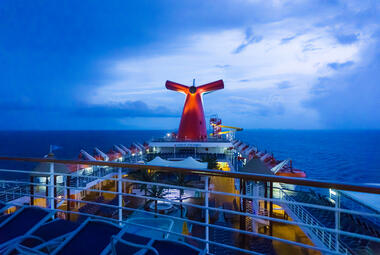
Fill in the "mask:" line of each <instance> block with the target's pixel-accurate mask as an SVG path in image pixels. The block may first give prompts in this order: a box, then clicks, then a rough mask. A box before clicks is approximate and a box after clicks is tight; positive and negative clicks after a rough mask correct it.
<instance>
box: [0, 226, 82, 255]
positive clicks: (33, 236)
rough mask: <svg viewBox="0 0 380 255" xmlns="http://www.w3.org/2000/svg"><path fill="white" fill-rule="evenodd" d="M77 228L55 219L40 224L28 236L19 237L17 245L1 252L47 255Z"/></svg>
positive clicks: (14, 244)
mask: <svg viewBox="0 0 380 255" xmlns="http://www.w3.org/2000/svg"><path fill="white" fill-rule="evenodd" d="M78 226H79V225H78V224H76V223H74V222H71V221H65V220H61V219H55V220H53V221H50V222H47V223H44V224H42V225H41V226H40V227H39V228H38V229H36V230H35V231H33V232H32V233H30V234H29V235H23V236H20V237H19V238H18V243H16V242H14V243H13V244H12V245H11V246H9V247H7V248H6V249H3V250H2V251H1V252H2V253H4V254H13V253H15V254H18V253H21V254H24V253H25V254H29V253H31V254H34V253H36V254H40V253H43V254H44V253H48V254H49V253H50V251H51V248H55V247H57V246H58V244H59V243H60V242H62V240H63V239H64V238H65V237H67V235H68V234H69V233H71V232H73V231H74V230H75V229H76V228H77V227H78Z"/></svg>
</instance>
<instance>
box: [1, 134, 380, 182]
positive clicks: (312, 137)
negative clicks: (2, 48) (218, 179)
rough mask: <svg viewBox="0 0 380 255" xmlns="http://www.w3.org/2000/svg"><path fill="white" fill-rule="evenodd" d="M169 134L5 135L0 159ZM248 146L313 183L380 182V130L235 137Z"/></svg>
mask: <svg viewBox="0 0 380 255" xmlns="http://www.w3.org/2000/svg"><path fill="white" fill-rule="evenodd" d="M166 132H167V131H157V130H155V131H153V130H136V131H132V130H127V131H0V155H2V156H25V157H43V156H44V155H46V154H47V153H48V151H49V146H50V144H53V145H57V146H60V147H61V148H60V149H58V150H56V151H55V152H54V153H55V154H56V157H57V158H61V159H75V158H77V157H78V154H79V151H80V149H84V150H86V151H87V152H89V153H92V152H93V148H94V147H98V148H99V149H100V150H102V151H104V152H108V151H109V150H110V149H111V148H112V146H113V144H123V145H125V146H129V145H130V144H131V143H132V142H136V141H137V142H140V143H142V142H144V141H149V140H151V139H152V138H154V137H161V136H164V135H165V134H166ZM236 136H237V138H238V139H240V140H242V141H244V142H245V143H248V144H252V145H255V146H257V147H258V148H259V149H260V150H266V151H267V152H272V153H273V154H274V156H275V157H276V158H277V159H287V158H291V159H292V160H293V166H294V167H295V168H298V169H302V170H304V171H306V174H307V177H308V178H313V179H318V180H329V181H342V182H351V183H380V163H379V161H378V160H379V159H380V146H379V142H380V131H377V130H372V131H342V130H340V131H338V130H333V131H332V130H313V131H311V130H307V131H306V130H244V131H242V132H238V133H237V134H236ZM0 167H1V168H20V169H21V168H22V169H28V168H30V167H32V166H31V164H30V163H17V164H15V163H12V162H0Z"/></svg>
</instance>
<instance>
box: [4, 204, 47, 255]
mask: <svg viewBox="0 0 380 255" xmlns="http://www.w3.org/2000/svg"><path fill="white" fill-rule="evenodd" d="M53 215H54V213H53V212H49V211H48V210H46V209H42V208H38V207H28V206H26V207H22V208H21V209H19V210H18V211H16V212H14V213H13V214H11V215H10V216H7V217H6V219H4V220H3V221H2V222H1V223H0V249H1V248H3V247H5V246H7V245H9V243H11V242H13V241H17V239H18V238H20V237H21V236H23V235H29V234H30V233H32V232H33V231H35V230H36V229H38V228H39V227H40V226H41V225H42V224H43V223H45V222H46V221H48V220H49V219H51V218H52V216H53Z"/></svg>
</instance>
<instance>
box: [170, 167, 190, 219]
mask: <svg viewBox="0 0 380 255" xmlns="http://www.w3.org/2000/svg"><path fill="white" fill-rule="evenodd" d="M189 182H190V181H189V180H186V178H185V175H184V174H183V173H176V178H175V181H174V182H173V184H174V185H176V186H182V187H184V186H186V185H187V184H188V183H189ZM178 190H179V202H180V205H179V206H180V210H181V218H182V216H183V206H182V196H183V194H184V193H185V191H184V189H181V188H180V189H178Z"/></svg>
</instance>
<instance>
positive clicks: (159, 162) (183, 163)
mask: <svg viewBox="0 0 380 255" xmlns="http://www.w3.org/2000/svg"><path fill="white" fill-rule="evenodd" d="M207 164H208V163H207V162H205V163H202V162H199V161H197V160H195V159H194V158H192V157H188V158H186V159H184V160H179V161H170V160H165V159H162V158H160V157H158V156H157V157H155V158H154V159H153V160H151V161H149V162H147V165H151V166H168V167H181V168H192V169H207Z"/></svg>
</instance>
